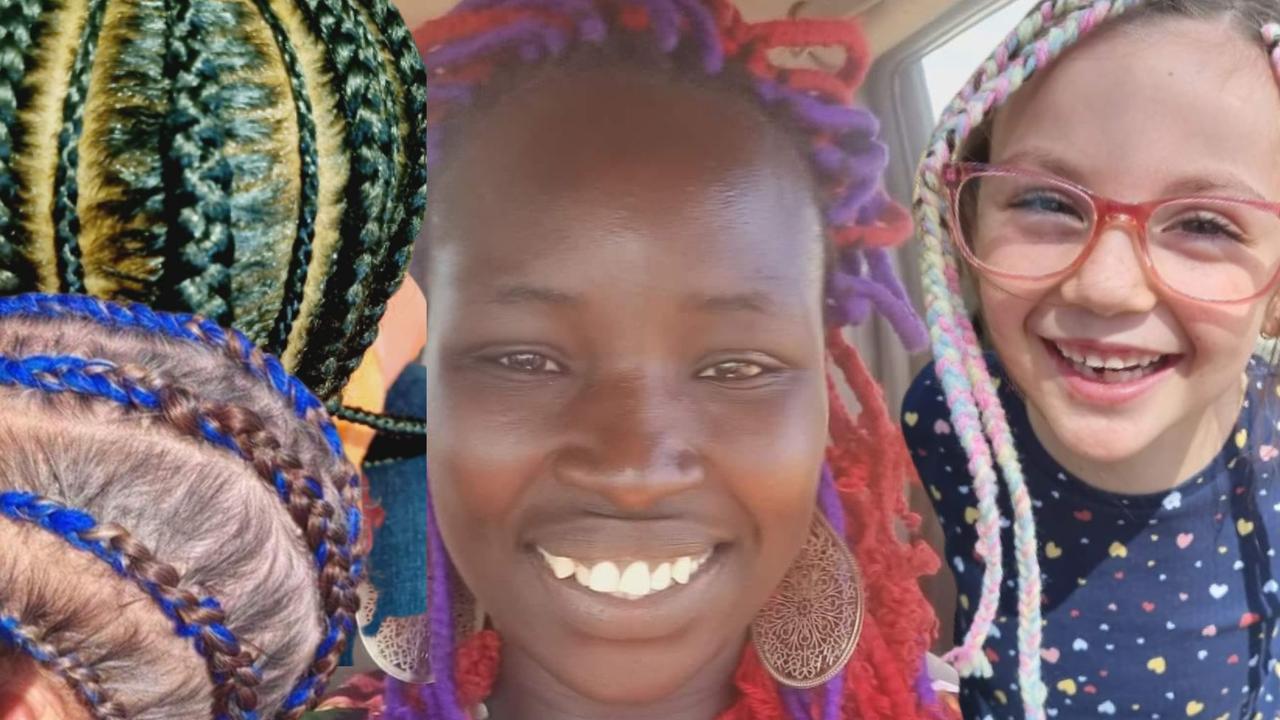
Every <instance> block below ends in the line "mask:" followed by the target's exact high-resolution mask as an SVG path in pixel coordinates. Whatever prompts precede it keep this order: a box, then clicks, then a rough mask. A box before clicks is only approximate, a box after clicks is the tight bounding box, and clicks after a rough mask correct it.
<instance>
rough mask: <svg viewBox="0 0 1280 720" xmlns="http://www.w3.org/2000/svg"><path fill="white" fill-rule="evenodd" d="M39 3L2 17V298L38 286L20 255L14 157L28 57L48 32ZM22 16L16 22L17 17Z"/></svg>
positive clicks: (24, 240)
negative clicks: (41, 17) (41, 36)
mask: <svg viewBox="0 0 1280 720" xmlns="http://www.w3.org/2000/svg"><path fill="white" fill-rule="evenodd" d="M41 9H42V8H41V7H40V0H15V1H14V2H11V3H10V4H9V5H8V7H6V8H5V9H4V10H3V11H0V13H2V14H0V17H3V20H2V22H3V23H4V26H5V27H6V28H8V29H9V31H8V32H6V33H5V34H4V36H3V37H0V292H2V293H13V292H19V291H20V290H22V289H31V288H34V287H35V286H36V270H35V266H34V265H32V263H31V261H30V260H29V259H27V257H26V256H25V255H23V253H22V252H21V250H20V248H23V247H25V246H26V245H27V244H28V243H29V242H30V238H29V236H28V232H27V229H26V227H24V226H23V224H22V222H21V217H22V210H21V207H20V206H19V204H18V203H19V201H20V196H19V193H18V181H17V178H15V177H14V173H13V165H12V162H13V156H14V154H15V153H16V152H17V149H18V148H19V147H21V145H22V125H21V124H20V123H19V122H18V105H19V100H18V98H19V95H20V93H21V92H22V81H23V79H24V78H25V76H26V73H27V62H28V60H29V58H28V51H29V50H30V48H31V47H33V46H35V45H36V44H37V43H38V42H39V34H40V33H41V32H42V31H43V29H44V23H41V22H39V19H40V11H41ZM15 15H16V16H17V17H16V18H15V17H14V16H15Z"/></svg>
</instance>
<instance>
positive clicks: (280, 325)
mask: <svg viewBox="0 0 1280 720" xmlns="http://www.w3.org/2000/svg"><path fill="white" fill-rule="evenodd" d="M254 6H255V7H256V8H257V10H258V14H259V15H261V16H262V20H263V22H265V23H266V24H267V27H268V28H269V29H270V30H271V37H272V38H273V39H274V40H275V43H276V49H277V50H279V51H280V57H281V58H282V59H283V61H284V68H285V73H286V74H287V75H288V76H289V90H290V93H291V94H292V96H293V108H294V113H295V114H296V117H297V122H298V162H299V168H298V171H299V177H298V182H299V184H300V191H301V194H300V196H299V198H298V225H297V229H296V230H295V231H294V236H293V249H292V250H291V251H290V253H289V268H288V270H287V271H286V275H285V280H284V291H283V294H282V296H281V299H280V310H279V312H278V313H277V314H276V318H275V321H274V322H273V323H272V324H271V330H270V331H269V332H268V334H267V338H266V340H265V342H264V346H265V348H266V350H267V352H269V353H272V354H274V355H278V354H280V353H282V352H284V348H285V345H286V344H287V343H288V341H289V336H290V335H291V334H292V333H293V323H294V321H295V320H296V319H297V317H298V312H299V310H300V309H301V307H302V297H303V293H304V292H305V290H306V285H307V271H308V270H309V269H310V267H311V253H312V245H313V243H314V241H315V234H316V208H317V206H318V205H319V198H320V152H319V149H318V148H317V146H316V120H315V115H314V113H313V109H312V107H311V97H310V95H308V94H307V86H306V79H305V78H304V77H303V76H302V67H301V63H300V61H299V60H298V54H297V52H295V51H294V48H293V40H292V39H290V38H289V35H288V34H287V33H286V32H285V29H284V26H283V25H281V24H280V17H279V16H278V15H276V12H275V10H273V9H272V7H271V3H270V2H269V1H268V0H254Z"/></svg>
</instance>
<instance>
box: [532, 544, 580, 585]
mask: <svg viewBox="0 0 1280 720" xmlns="http://www.w3.org/2000/svg"><path fill="white" fill-rule="evenodd" d="M538 552H541V553H542V559H543V560H546V561H547V565H548V566H550V567H551V572H552V573H553V574H554V575H555V576H556V579H557V580H564V579H565V578H567V577H570V576H571V575H573V573H574V569H575V568H574V565H575V563H574V562H573V561H572V560H570V559H569V558H567V557H560V556H558V555H552V554H551V553H549V552H547V551H546V550H542V549H541V548H539V550H538Z"/></svg>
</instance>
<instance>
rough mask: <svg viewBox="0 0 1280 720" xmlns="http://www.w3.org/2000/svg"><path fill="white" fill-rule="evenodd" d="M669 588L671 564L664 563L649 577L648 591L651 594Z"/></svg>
mask: <svg viewBox="0 0 1280 720" xmlns="http://www.w3.org/2000/svg"><path fill="white" fill-rule="evenodd" d="M669 587H671V563H669V562H664V563H662V564H661V565H659V566H658V567H657V569H656V570H654V571H653V573H652V574H650V575H649V589H650V590H652V591H653V592H658V591H660V590H666V589H667V588H669Z"/></svg>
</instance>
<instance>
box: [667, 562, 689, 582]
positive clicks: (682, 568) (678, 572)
mask: <svg viewBox="0 0 1280 720" xmlns="http://www.w3.org/2000/svg"><path fill="white" fill-rule="evenodd" d="M692 573H693V561H692V560H690V559H689V558H687V557H682V558H680V559H679V560H676V563H675V564H674V565H672V566H671V579H672V580H675V581H676V582H678V583H680V584H681V585H684V584H686V583H688V582H689V575H691V574H692Z"/></svg>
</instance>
